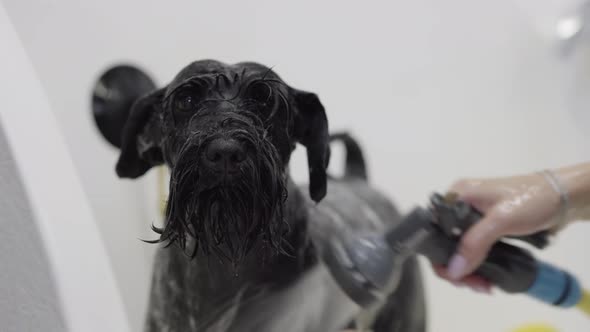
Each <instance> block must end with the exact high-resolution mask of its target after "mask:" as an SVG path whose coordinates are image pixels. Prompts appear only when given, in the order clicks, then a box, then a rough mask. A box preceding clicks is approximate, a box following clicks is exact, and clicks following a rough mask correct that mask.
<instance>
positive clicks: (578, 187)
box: [553, 163, 590, 223]
mask: <svg viewBox="0 0 590 332" xmlns="http://www.w3.org/2000/svg"><path fill="white" fill-rule="evenodd" d="M553 174H554V175H555V177H557V178H558V180H559V181H560V183H561V185H562V187H563V190H564V191H565V192H566V193H567V195H568V200H569V201H568V206H567V209H566V211H565V216H564V217H565V222H566V223H569V222H572V221H577V220H582V219H588V218H590V163H585V164H581V165H576V166H571V167H564V168H560V169H556V170H554V171H553Z"/></svg>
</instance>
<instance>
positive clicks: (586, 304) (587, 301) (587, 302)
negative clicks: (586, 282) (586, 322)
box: [577, 289, 590, 316]
mask: <svg viewBox="0 0 590 332" xmlns="http://www.w3.org/2000/svg"><path fill="white" fill-rule="evenodd" d="M577 307H578V309H580V310H582V312H583V313H585V314H586V315H588V316H590V292H588V290H586V289H584V290H583V291H582V299H581V300H580V302H578V305H577Z"/></svg>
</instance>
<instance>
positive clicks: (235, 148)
mask: <svg viewBox="0 0 590 332" xmlns="http://www.w3.org/2000/svg"><path fill="white" fill-rule="evenodd" d="M205 158H206V160H207V163H208V164H209V166H210V167H211V168H212V169H214V170H216V171H220V172H221V171H224V172H235V171H237V170H238V169H239V166H240V164H241V163H242V162H243V161H244V160H245V159H246V151H245V149H244V146H243V145H242V144H241V143H240V142H238V141H236V140H234V139H216V140H214V141H212V142H211V143H209V145H208V146H207V149H206V151H205Z"/></svg>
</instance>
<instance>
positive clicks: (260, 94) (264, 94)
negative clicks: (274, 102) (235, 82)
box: [248, 83, 272, 104]
mask: <svg viewBox="0 0 590 332" xmlns="http://www.w3.org/2000/svg"><path fill="white" fill-rule="evenodd" d="M248 97H250V98H252V99H254V100H256V101H257V102H259V103H261V104H266V103H268V102H269V101H270V99H271V97H272V89H271V88H270V87H269V86H268V84H266V83H255V84H252V85H251V86H250V88H249V89H248Z"/></svg>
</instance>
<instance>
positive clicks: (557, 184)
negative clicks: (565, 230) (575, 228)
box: [542, 169, 570, 231]
mask: <svg viewBox="0 0 590 332" xmlns="http://www.w3.org/2000/svg"><path fill="white" fill-rule="evenodd" d="M542 173H543V176H544V177H545V180H547V182H549V184H551V187H553V190H555V192H556V193H557V194H558V195H559V201H560V204H561V206H560V213H559V219H558V220H557V223H556V225H555V227H554V228H553V229H554V230H555V231H557V230H559V229H561V228H562V227H563V226H564V224H565V222H566V220H567V219H566V216H567V210H568V207H569V202H570V197H569V194H568V192H567V190H566V189H565V188H564V186H563V184H562V183H561V181H559V178H558V177H557V176H556V175H555V173H553V172H552V171H551V170H547V169H546V170H543V171H542Z"/></svg>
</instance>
